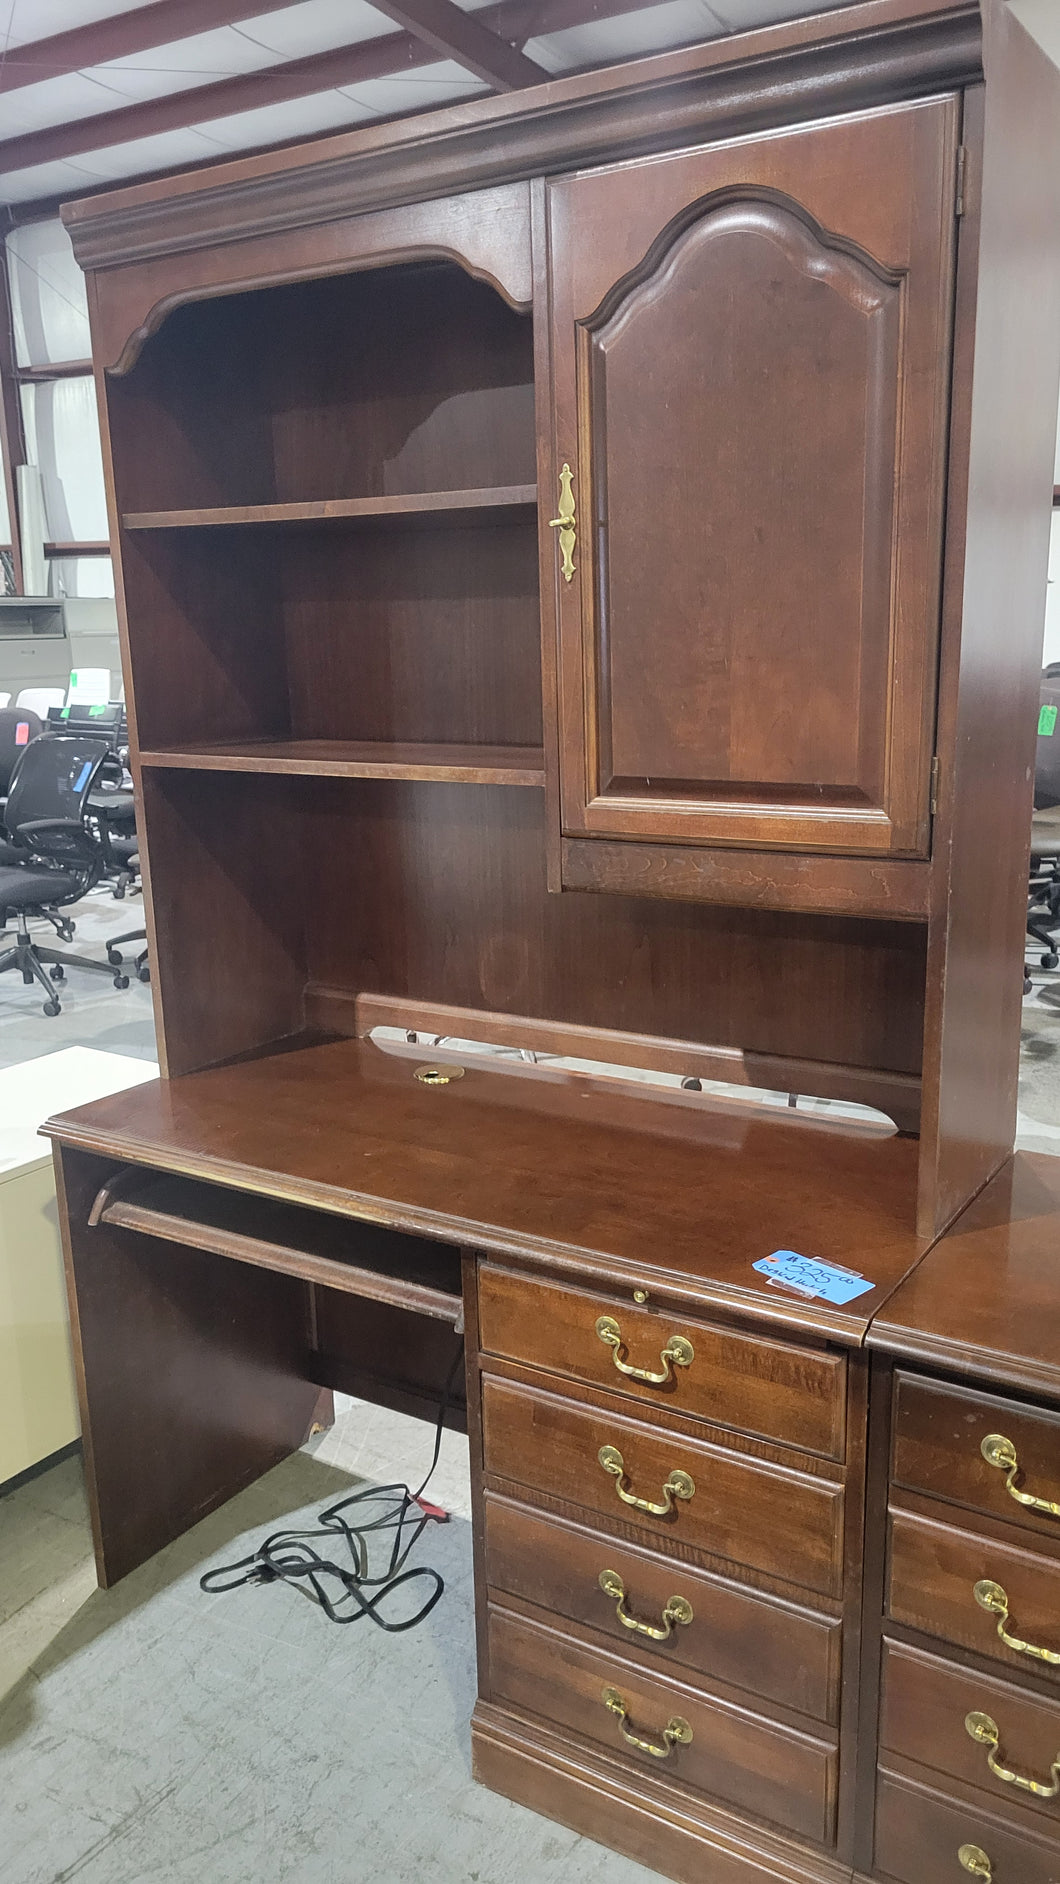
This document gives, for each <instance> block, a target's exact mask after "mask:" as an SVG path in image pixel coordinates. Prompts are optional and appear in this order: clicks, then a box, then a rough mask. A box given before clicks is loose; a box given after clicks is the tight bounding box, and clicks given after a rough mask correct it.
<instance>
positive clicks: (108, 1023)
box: [0, 885, 157, 1067]
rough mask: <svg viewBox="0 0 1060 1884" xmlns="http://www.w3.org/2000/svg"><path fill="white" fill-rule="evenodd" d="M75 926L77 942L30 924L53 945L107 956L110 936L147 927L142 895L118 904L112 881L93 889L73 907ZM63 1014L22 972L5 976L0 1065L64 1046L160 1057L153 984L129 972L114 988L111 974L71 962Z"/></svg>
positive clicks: (130, 957)
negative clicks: (52, 1010) (50, 1011)
mask: <svg viewBox="0 0 1060 1884" xmlns="http://www.w3.org/2000/svg"><path fill="white" fill-rule="evenodd" d="M67 913H68V914H69V915H70V916H71V917H72V919H73V921H74V923H75V924H76V934H75V935H74V939H73V941H72V942H63V941H60V939H59V937H58V936H57V935H56V933H55V930H54V929H53V928H52V927H51V925H50V923H46V922H31V923H30V934H31V935H32V936H33V937H34V939H35V940H36V941H38V942H41V943H44V944H46V945H47V946H48V947H49V948H52V947H54V948H57V949H63V950H65V951H68V952H69V953H70V954H71V955H87V956H89V957H90V959H92V960H94V961H98V962H102V961H106V959H107V940H108V938H109V937H111V936H116V935H122V934H125V933H127V932H128V931H129V930H130V929H137V928H142V927H143V921H144V905H143V898H142V896H138V895H137V896H131V895H127V896H125V897H124V899H123V900H122V901H121V902H115V900H114V898H113V896H112V895H111V891H110V886H109V885H103V886H101V887H100V888H99V889H96V890H93V891H92V894H91V895H90V896H86V897H85V898H84V899H83V901H81V902H80V903H75V904H74V905H73V906H72V907H71V908H70V910H69V911H68V912H67ZM10 933H11V932H10V931H7V932H5V933H4V934H3V935H0V954H2V953H3V950H4V949H5V948H6V947H7V946H8V945H9V940H10ZM142 948H143V943H142V942H137V943H130V945H129V947H128V948H127V949H126V948H123V949H122V954H123V956H124V958H125V962H126V964H129V963H130V962H132V961H134V960H135V958H136V955H137V954H138V953H139V951H140V949H142ZM58 994H59V1001H60V1004H61V1008H62V1012H61V1013H59V1014H56V1015H54V1016H49V1015H47V1014H45V1013H44V1000H45V995H44V990H43V989H42V988H41V987H40V984H39V983H34V985H33V987H31V988H27V987H26V985H25V983H24V982H23V980H22V977H21V975H19V974H15V973H12V972H11V971H8V973H7V974H4V975H0V1067H3V1066H20V1065H22V1064H23V1062H24V1061H26V1060H36V1059H38V1058H39V1057H40V1055H41V1054H44V1053H55V1052H57V1051H58V1049H59V1048H60V1047H97V1048H98V1049H99V1050H100V1052H102V1053H127V1054H129V1055H130V1056H131V1057H132V1058H133V1059H135V1060H154V1059H156V1058H157V1051H156V1048H155V1023H154V1014H153V1012H152V1007H151V990H150V988H149V987H147V986H145V984H144V983H143V982H141V981H137V980H136V978H135V975H134V974H133V972H132V971H131V970H130V979H129V986H128V987H127V988H116V987H115V986H114V983H113V981H112V980H110V979H109V978H108V977H107V976H106V975H94V974H92V973H91V972H90V971H88V970H86V969H83V968H71V969H70V970H69V971H68V973H67V978H66V981H65V982H64V983H63V985H62V987H61V988H60V989H59V990H58Z"/></svg>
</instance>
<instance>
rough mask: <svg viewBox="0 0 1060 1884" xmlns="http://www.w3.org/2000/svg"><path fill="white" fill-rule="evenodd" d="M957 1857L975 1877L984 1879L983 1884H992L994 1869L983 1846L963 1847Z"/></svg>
mask: <svg viewBox="0 0 1060 1884" xmlns="http://www.w3.org/2000/svg"><path fill="white" fill-rule="evenodd" d="M957 1857H958V1858H959V1860H960V1862H961V1864H963V1866H964V1868H965V1870H966V1871H970V1872H971V1874H972V1876H973V1877H978V1878H982V1880H983V1884H991V1879H992V1878H993V1875H994V1867H993V1865H992V1864H991V1862H990V1859H989V1858H988V1857H987V1855H986V1852H985V1851H984V1850H983V1848H982V1846H981V1845H962V1846H961V1848H960V1850H959V1852H958V1853H957Z"/></svg>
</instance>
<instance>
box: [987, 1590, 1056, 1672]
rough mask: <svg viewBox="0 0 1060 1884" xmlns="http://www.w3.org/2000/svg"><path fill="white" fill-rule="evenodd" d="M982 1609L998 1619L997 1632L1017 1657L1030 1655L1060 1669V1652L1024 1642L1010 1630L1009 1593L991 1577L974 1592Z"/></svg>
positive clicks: (1038, 1660) (1035, 1659) (1034, 1659)
mask: <svg viewBox="0 0 1060 1884" xmlns="http://www.w3.org/2000/svg"><path fill="white" fill-rule="evenodd" d="M972 1595H973V1596H974V1597H975V1600H976V1602H977V1603H978V1605H979V1607H980V1609H985V1610H986V1612H987V1615H988V1616H996V1617H997V1632H998V1635H999V1636H1000V1638H1001V1640H1002V1642H1003V1643H1004V1644H1005V1647H1006V1648H1010V1649H1013V1650H1014V1651H1015V1653H1016V1654H1017V1655H1029V1656H1030V1657H1031V1658H1032V1660H1033V1661H1036V1662H1047V1663H1048V1665H1049V1667H1050V1668H1060V1650H1057V1649H1047V1648H1038V1647H1037V1646H1036V1644H1035V1643H1033V1642H1024V1641H1023V1639H1022V1637H1021V1636H1018V1635H1016V1634H1015V1632H1014V1631H1012V1630H1010V1629H1009V1626H1008V1625H1009V1621H1010V1617H1009V1607H1008V1592H1007V1591H1006V1590H1004V1589H1002V1587H1001V1584H1000V1583H994V1582H993V1581H992V1580H991V1578H990V1577H983V1578H982V1579H981V1581H980V1582H978V1583H976V1584H975V1585H974V1587H973V1590H972Z"/></svg>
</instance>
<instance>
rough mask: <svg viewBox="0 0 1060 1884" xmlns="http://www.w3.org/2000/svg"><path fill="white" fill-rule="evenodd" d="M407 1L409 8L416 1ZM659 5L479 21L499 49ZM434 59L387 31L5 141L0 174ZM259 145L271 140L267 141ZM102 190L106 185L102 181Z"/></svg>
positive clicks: (534, 3)
mask: <svg viewBox="0 0 1060 1884" xmlns="http://www.w3.org/2000/svg"><path fill="white" fill-rule="evenodd" d="M405 3H406V0H401V4H405ZM407 3H408V4H410V5H411V4H413V0H407ZM661 3H662V0H603V4H601V0H498V3H497V4H495V5H493V6H489V7H484V8H483V9H482V11H481V12H480V13H479V14H478V15H476V16H474V17H475V18H477V19H478V20H480V21H481V22H482V23H483V25H486V26H488V27H489V28H490V31H491V33H493V34H496V35H497V41H498V43H501V41H502V40H503V41H508V40H510V39H518V40H525V39H529V38H533V37H534V35H535V34H536V33H538V32H553V33H554V32H560V31H562V30H563V28H564V27H568V26H581V25H586V24H589V23H590V22H592V23H597V22H599V21H600V20H602V19H611V18H615V17H617V16H618V15H620V14H623V13H630V12H640V11H641V9H642V8H643V7H644V6H645V5H659V4H661ZM255 4H256V6H257V9H258V11H259V12H260V11H261V0H255ZM466 17H468V18H470V17H472V16H470V15H468V16H466ZM436 58H437V53H436V51H435V49H434V48H433V47H431V46H428V45H426V44H425V43H424V41H423V40H421V39H419V38H417V37H416V36H415V35H414V34H413V33H388V34H386V35H385V36H384V37H383V38H380V39H369V40H365V41H363V42H362V43H361V44H360V45H357V46H341V47H338V48H333V49H332V50H330V51H328V52H320V53H315V54H313V55H312V57H310V58H307V59H291V60H288V61H286V62H284V63H283V64H279V65H273V66H268V67H266V68H265V70H263V71H258V72H245V73H241V74H240V75H239V77H237V78H231V79H221V80H220V81H218V82H216V83H214V84H210V85H198V86H195V87H194V88H193V89H192V90H189V91H183V92H171V93H170V94H169V95H168V96H167V97H164V98H151V99H144V100H142V101H141V102H140V103H138V104H135V105H127V106H124V107H123V108H122V109H121V110H118V111H107V112H102V113H100V114H98V115H97V116H96V117H93V118H81V119H78V120H76V121H74V122H73V123H67V124H56V125H50V126H49V127H48V128H47V129H46V130H41V131H28V132H26V133H24V134H23V135H22V136H21V137H10V138H6V139H4V140H3V141H2V142H0V174H5V173H9V172H11V171H14V170H25V169H29V168H30V167H31V166H34V165H37V164H47V163H54V162H58V161H60V160H62V159H63V158H67V157H79V156H84V155H86V154H87V153H88V152H90V151H93V150H105V149H107V148H109V147H110V146H111V145H114V144H129V143H132V142H134V141H135V140H136V139H138V138H142V137H151V136H154V135H155V133H157V132H160V131H175V130H185V129H187V128H188V126H190V125H196V124H207V125H208V124H209V122H210V120H211V118H223V117H230V116H232V115H234V114H236V113H238V112H241V111H255V110H259V109H261V108H262V107H263V106H268V105H272V104H280V103H283V102H286V101H287V100H288V99H292V98H307V97H310V96H311V95H312V94H313V93H315V92H326V91H331V90H333V89H334V88H335V87H337V86H343V87H349V86H353V85H359V84H364V83H365V82H366V81H367V80H369V79H377V78H393V77H395V76H397V75H398V74H400V73H402V72H408V71H413V70H415V68H416V67H417V66H423V65H429V64H431V63H432V62H433V61H434V60H435V59H436ZM532 70H533V72H534V76H535V79H536V78H537V77H538V76H539V74H538V69H537V67H532ZM540 76H543V75H540ZM261 141H262V142H264V143H268V142H269V140H268V139H263V140H261ZM284 141H285V142H286V141H292V142H293V141H301V140H284ZM250 148H255V146H253V145H252V146H250ZM89 187H91V185H90V184H87V183H86V188H89ZM99 187H100V188H102V187H104V186H103V184H102V182H101V183H100V185H99Z"/></svg>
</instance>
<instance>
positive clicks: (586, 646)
mask: <svg viewBox="0 0 1060 1884" xmlns="http://www.w3.org/2000/svg"><path fill="white" fill-rule="evenodd" d="M957 142H958V114H957V106H956V103H955V101H954V100H952V99H941V100H939V99H934V100H930V101H928V102H926V103H924V104H920V105H914V106H911V107H910V106H906V107H902V108H896V109H893V110H887V111H883V112H878V113H874V114H862V115H859V116H857V117H854V118H847V119H840V120H835V121H833V122H831V123H824V124H818V125H814V126H810V127H806V128H800V129H797V130H795V131H790V132H783V133H780V134H776V135H773V136H768V137H761V138H754V139H740V140H735V141H733V142H730V143H728V144H725V145H718V146H714V147H712V148H710V149H707V150H701V151H697V152H694V153H690V154H688V155H685V154H679V155H676V156H672V157H662V158H653V159H649V160H645V161H642V162H637V163H632V164H625V165H621V166H616V167H615V168H613V169H611V170H608V171H603V172H596V173H593V174H586V175H584V176H577V177H573V178H566V179H563V180H561V181H558V182H555V183H551V184H550V185H548V186H547V204H548V224H549V290H550V344H551V349H552V384H553V424H552V436H551V438H550V440H549V441H548V446H549V451H550V454H551V456H550V459H549V462H548V463H547V464H546V465H543V466H542V477H543V489H544V491H545V492H546V493H548V496H547V498H546V501H550V502H551V504H552V506H553V508H552V509H551V510H550V511H549V512H548V513H547V515H546V517H545V518H544V520H543V527H544V528H545V529H547V530H548V532H549V536H550V539H552V540H553V543H554V552H553V553H554V575H553V580H552V581H551V582H550V583H549V584H548V585H546V609H547V608H548V607H549V606H550V605H551V606H552V607H554V608H555V611H556V627H557V629H558V637H559V703H558V707H559V710H558V722H559V729H560V738H559V749H560V791H559V802H560V807H561V824H562V830H563V832H564V834H565V835H566V836H567V837H573V838H577V837H593V836H598V837H609V838H629V839H633V840H637V839H642V840H652V839H654V840H658V841H662V842H665V843H678V844H680V843H688V844H701V845H719V844H720V845H726V844H730V845H731V844H737V845H739V844H747V845H752V846H760V847H765V848H772V849H781V850H789V851H791V850H808V851H824V852H833V853H849V854H852V855H865V856H870V857H871V856H876V857H880V856H885V855H891V856H895V857H922V856H925V855H926V854H927V851H928V846H929V838H930V814H929V802H930V776H931V759H932V754H933V750H934V675H935V667H936V660H937V639H938V622H939V603H940V582H941V574H940V572H941V550H942V517H943V495H944V482H945V470H946V449H945V448H946V431H947V418H948V388H949V347H950V324H951V302H952V268H953V251H954V244H955V227H956V221H955V165H956V152H957ZM565 466H566V467H567V468H568V471H569V475H567V474H566V473H565V472H564V467H565ZM572 513H573V514H572ZM553 520H554V521H553Z"/></svg>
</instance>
